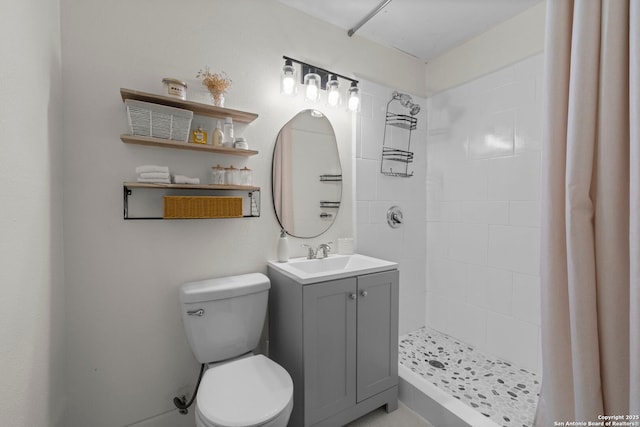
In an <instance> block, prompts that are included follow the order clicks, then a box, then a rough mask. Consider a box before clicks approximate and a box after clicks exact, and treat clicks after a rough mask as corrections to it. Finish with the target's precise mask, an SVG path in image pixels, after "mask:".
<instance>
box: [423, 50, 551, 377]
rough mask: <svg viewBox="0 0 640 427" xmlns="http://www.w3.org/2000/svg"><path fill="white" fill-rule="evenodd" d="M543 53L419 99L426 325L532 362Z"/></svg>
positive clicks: (535, 361) (536, 346) (535, 354)
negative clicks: (423, 116) (423, 132)
mask: <svg viewBox="0 0 640 427" xmlns="http://www.w3.org/2000/svg"><path fill="white" fill-rule="evenodd" d="M542 62H543V60H542V56H541V55H536V56H534V57H531V58H528V59H526V60H524V61H522V62H519V63H517V64H515V65H512V66H509V67H507V68H504V69H501V70H499V71H496V72H494V73H492V74H489V75H487V76H484V77H482V78H480V79H477V80H475V81H473V82H470V83H467V84H464V85H462V86H459V87H456V88H453V89H450V90H447V91H445V92H441V93H439V94H437V95H435V96H433V97H432V98H429V100H428V104H427V105H428V108H427V110H428V113H429V120H428V132H427V172H428V173H427V177H426V180H427V236H428V238H427V242H428V244H427V271H428V274H427V295H426V323H427V325H428V326H430V327H433V328H435V329H438V330H440V331H442V332H445V333H447V334H449V335H452V336H454V337H457V338H458V339H461V340H463V341H466V342H468V343H470V344H472V345H474V346H476V347H478V348H479V349H481V350H482V351H484V352H487V353H490V354H494V355H496V356H499V357H501V358H504V359H507V360H510V361H513V362H515V363H517V364H518V365H520V366H522V367H524V368H527V369H529V370H532V371H535V372H540V371H541V365H540V364H541V361H540V340H539V335H540V314H539V312H540V303H539V298H540V278H539V260H540V257H539V251H540V237H539V235H540V160H541V107H542V103H541V92H542Z"/></svg>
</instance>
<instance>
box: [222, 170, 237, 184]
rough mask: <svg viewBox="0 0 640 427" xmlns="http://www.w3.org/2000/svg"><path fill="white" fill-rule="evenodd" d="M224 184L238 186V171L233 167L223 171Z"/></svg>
mask: <svg viewBox="0 0 640 427" xmlns="http://www.w3.org/2000/svg"><path fill="white" fill-rule="evenodd" d="M224 172H225V173H224V183H225V184H227V185H238V184H239V183H240V170H239V169H236V168H235V167H234V166H233V165H231V166H229V167H228V168H225V170H224Z"/></svg>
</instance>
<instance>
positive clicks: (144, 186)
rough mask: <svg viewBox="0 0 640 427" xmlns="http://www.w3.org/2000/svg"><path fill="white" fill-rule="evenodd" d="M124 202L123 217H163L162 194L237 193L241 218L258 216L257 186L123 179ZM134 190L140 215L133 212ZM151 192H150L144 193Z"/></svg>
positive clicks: (258, 188) (258, 190) (258, 198)
mask: <svg viewBox="0 0 640 427" xmlns="http://www.w3.org/2000/svg"><path fill="white" fill-rule="evenodd" d="M122 187H123V203H124V212H123V218H124V219H164V218H163V216H162V196H164V195H196V196H197V195H237V196H241V197H242V198H243V202H242V204H243V207H242V211H243V214H242V217H243V218H255V217H259V216H260V187H254V186H249V185H211V184H200V185H191V184H160V183H158V184H156V183H146V182H145V183H142V182H124V183H123V184H122ZM134 190H139V191H136V193H138V192H144V193H145V194H141V196H140V197H141V199H143V201H142V202H141V204H140V206H141V208H140V209H138V211H139V212H141V213H140V214H138V215H136V214H132V212H131V211H132V209H131V206H130V198H131V197H132V196H133V193H134ZM149 192H151V194H147V193H149Z"/></svg>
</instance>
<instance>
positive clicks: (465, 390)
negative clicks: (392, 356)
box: [399, 328, 540, 427]
mask: <svg viewBox="0 0 640 427" xmlns="http://www.w3.org/2000/svg"><path fill="white" fill-rule="evenodd" d="M399 359H400V363H401V364H402V365H404V366H405V367H406V368H408V369H410V370H411V371H413V372H414V373H416V374H418V375H420V376H421V377H423V378H424V379H425V380H427V381H429V382H430V383H432V384H433V385H435V386H436V387H438V388H440V389H442V390H443V391H445V392H446V393H448V394H450V395H452V396H453V397H455V398H456V399H458V400H460V401H461V402H463V403H465V404H466V405H468V406H470V407H472V408H473V409H475V410H476V411H478V412H480V413H481V414H483V415H484V416H486V417H489V418H490V419H491V420H493V421H494V422H496V423H497V424H498V425H501V426H505V427H530V426H531V425H532V424H533V418H534V415H535V410H536V405H537V403H538V396H539V392H540V378H539V377H538V375H537V374H535V373H533V372H529V371H527V370H525V369H522V368H519V367H517V366H514V365H513V364H512V363H510V362H506V361H504V360H500V359H497V358H495V357H489V356H486V355H484V354H482V353H481V352H479V351H478V350H476V349H474V348H473V347H472V346H470V345H468V344H465V343H463V342H461V341H459V340H457V339H455V338H452V337H450V336H449V335H446V334H443V333H441V332H438V331H436V330H433V329H428V328H421V329H418V330H417V331H413V332H410V333H408V334H406V335H402V336H401V337H400V345H399Z"/></svg>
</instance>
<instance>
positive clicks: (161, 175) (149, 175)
mask: <svg viewBox="0 0 640 427" xmlns="http://www.w3.org/2000/svg"><path fill="white" fill-rule="evenodd" d="M138 178H145V179H169V178H171V176H170V175H169V172H142V173H139V174H138Z"/></svg>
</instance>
